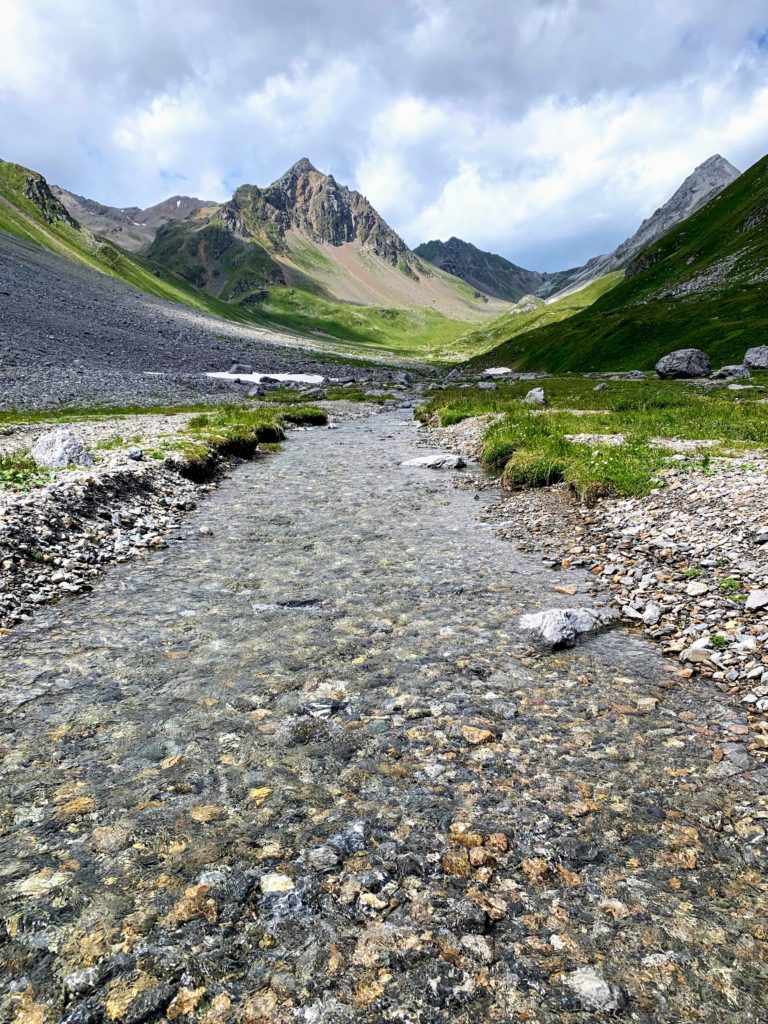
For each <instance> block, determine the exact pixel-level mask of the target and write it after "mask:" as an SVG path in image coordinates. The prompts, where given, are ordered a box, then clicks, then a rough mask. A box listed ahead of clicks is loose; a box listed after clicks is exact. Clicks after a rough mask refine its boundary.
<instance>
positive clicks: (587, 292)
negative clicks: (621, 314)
mask: <svg viewBox="0 0 768 1024" xmlns="http://www.w3.org/2000/svg"><path fill="white" fill-rule="evenodd" d="M623 277H624V272H623V271H621V270H618V271H615V272H614V273H612V274H605V275H604V276H603V277H601V278H598V280H597V281H593V282H592V284H590V285H587V287H586V288H582V289H581V290H580V291H577V292H573V294H572V295H565V296H564V297H563V298H561V299H555V300H554V302H549V303H545V302H544V301H543V300H542V299H537V298H533V297H532V298H531V299H530V300H529V301H521V302H519V303H517V304H516V307H513V308H512V309H511V310H510V312H509V313H504V314H503V315H502V316H500V317H497V318H496V319H494V320H491V321H489V322H488V323H485V324H481V325H479V326H477V327H474V328H472V330H469V331H466V332H465V333H464V334H462V335H461V337H460V338H459V345H460V346H461V347H463V348H464V350H465V351H467V352H475V353H478V354H477V355H474V356H472V362H473V363H475V362H476V363H478V364H479V365H482V366H493V365H499V366H510V367H514V366H516V365H517V363H518V362H519V361H520V356H519V353H518V352H517V348H518V347H519V348H520V351H521V352H522V351H527V350H528V348H529V347H534V346H535V345H536V344H537V342H536V339H537V338H538V337H539V334H538V332H539V331H540V330H541V329H542V328H545V327H548V326H551V325H552V324H558V323H560V322H561V321H563V320H568V319H570V318H571V317H574V316H576V315H577V314H578V313H581V312H582V311H583V310H585V309H587V308H588V307H590V306H591V305H592V303H593V302H597V300H598V299H599V298H601V296H603V295H606V294H607V293H608V292H610V291H611V289H613V288H615V287H616V286H617V285H618V284H619V283H620V282H621V280H622V278H623ZM529 305H533V306H534V308H533V309H531V310H528V311H527V312H521V310H522V309H525V308H526V307H527V306H529ZM531 332H536V333H534V334H531ZM516 339H519V341H516ZM490 352H492V353H493V355H492V356H491V355H490V354H488V353H490ZM486 354H488V356H487V358H486ZM510 360H513V361H512V362H510ZM544 368H545V367H536V369H544Z"/></svg>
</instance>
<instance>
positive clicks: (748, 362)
mask: <svg viewBox="0 0 768 1024" xmlns="http://www.w3.org/2000/svg"><path fill="white" fill-rule="evenodd" d="M744 365H745V366H746V367H747V369H748V370H768V345H757V346H755V348H748V349H747V354H746V355H745V356H744Z"/></svg>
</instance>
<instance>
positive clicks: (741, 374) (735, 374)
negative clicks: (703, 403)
mask: <svg viewBox="0 0 768 1024" xmlns="http://www.w3.org/2000/svg"><path fill="white" fill-rule="evenodd" d="M751 376H752V374H751V373H750V372H749V370H748V369H747V368H746V366H742V365H741V364H740V363H739V364H737V363H732V364H729V365H728V366H721V367H720V369H719V370H715V372H714V373H713V374H712V380H749V378H750V377H751Z"/></svg>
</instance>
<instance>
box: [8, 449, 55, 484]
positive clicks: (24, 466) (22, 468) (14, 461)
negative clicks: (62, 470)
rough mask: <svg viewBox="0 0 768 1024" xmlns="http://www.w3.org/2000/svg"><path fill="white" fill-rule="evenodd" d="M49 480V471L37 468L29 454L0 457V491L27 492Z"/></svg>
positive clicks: (23, 452) (13, 453)
mask: <svg viewBox="0 0 768 1024" xmlns="http://www.w3.org/2000/svg"><path fill="white" fill-rule="evenodd" d="M50 479H51V472H50V470H48V469H45V468H44V467H42V466H38V464H37V463H36V462H35V460H34V459H33V458H32V456H31V455H30V454H29V452H26V451H20V452H11V453H10V454H8V455H0V490H5V489H8V490H12V491H27V490H29V489H30V488H32V487H40V486H41V485H42V484H45V483H47V482H48V481H49V480H50Z"/></svg>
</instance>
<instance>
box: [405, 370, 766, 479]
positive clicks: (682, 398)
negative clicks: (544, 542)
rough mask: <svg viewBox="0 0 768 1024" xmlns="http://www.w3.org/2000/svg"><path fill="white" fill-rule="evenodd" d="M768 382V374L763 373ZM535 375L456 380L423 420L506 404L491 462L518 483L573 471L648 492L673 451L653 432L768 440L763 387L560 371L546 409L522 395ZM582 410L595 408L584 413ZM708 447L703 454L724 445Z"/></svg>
mask: <svg viewBox="0 0 768 1024" xmlns="http://www.w3.org/2000/svg"><path fill="white" fill-rule="evenodd" d="M756 381H757V382H758V383H762V384H765V383H768V374H759V375H756ZM530 386H531V385H530V382H527V383H526V382H524V381H520V382H518V383H510V384H503V385H500V386H499V387H498V388H497V390H495V391H479V390H478V389H476V388H451V389H447V390H445V391H441V392H439V393H438V394H436V395H435V396H434V397H432V398H431V399H429V400H428V401H427V402H426V403H425V404H424V405H422V406H421V407H420V408H419V409H418V410H417V415H418V417H419V418H420V419H422V420H425V421H426V420H428V419H430V418H431V417H432V416H437V418H438V419H439V421H440V423H441V425H443V426H448V425H450V424H451V423H458V422H460V421H461V420H463V419H466V418H467V417H468V416H478V415H484V414H486V413H497V414H500V415H501V416H502V419H501V420H500V421H499V422H497V423H495V424H493V425H492V426H490V427H489V429H488V430H487V432H486V434H485V437H484V440H483V461H484V462H485V464H486V465H487V466H489V467H490V468H492V469H495V470H498V471H502V472H503V478H504V480H505V482H506V483H508V484H510V485H532V486H541V485H545V484H549V483H555V482H557V481H561V480H564V481H566V482H567V483H569V484H571V485H573V486H574V487H575V489H576V490H577V491H578V492H579V494H580V495H582V496H586V497H589V496H594V495H597V494H605V493H613V494H644V493H646V492H647V491H648V490H650V488H651V487H653V486H654V484H655V480H656V477H657V474H658V472H659V470H660V469H661V468H662V467H663V466H664V465H665V459H666V456H667V455H668V452H667V451H666V450H665V449H664V448H663V447H661V448H659V447H655V446H651V445H650V444H649V442H650V441H651V439H653V438H668V437H679V438H686V439H690V440H696V439H698V440H700V439H707V440H718V441H721V442H722V443H723V446H724V450H725V449H727V450H731V449H736V450H739V449H756V448H758V449H759V448H766V447H768V405H766V404H765V403H764V402H763V401H762V398H763V396H764V394H765V390H764V388H760V389H759V390H755V391H739V392H733V391H729V390H728V389H727V387H724V386H723V387H720V388H717V389H716V390H713V391H707V392H704V391H702V390H700V389H698V388H695V387H692V386H691V385H689V384H684V383H678V382H675V381H657V380H654V379H647V380H645V381H611V382H610V383H608V386H607V387H606V388H605V390H603V391H597V392H596V391H594V387H595V381H594V378H592V379H588V378H583V377H561V378H549V379H547V380H546V381H544V388H545V392H546V395H547V401H548V406H547V408H546V410H542V409H540V408H534V409H532V408H530V407H529V406H527V405H524V404H523V403H522V402H520V401H519V399H520V398H522V397H523V396H524V395H525V393H526V392H527V391H528V390H529V389H530ZM574 410H580V411H586V414H585V415H578V414H577V413H576V412H574ZM566 434H623V435H624V436H625V438H626V443H625V444H624V445H622V446H620V447H613V446H610V445H607V444H601V443H599V442H591V443H589V444H586V445H582V444H573V443H572V442H570V441H569V440H568V439H567V438H566V436H565V435H566ZM718 450H719V449H707V452H705V453H702V455H701V456H700V457H699V460H698V461H699V463H700V462H701V459H706V458H708V456H709V455H711V454H716V453H717V452H718Z"/></svg>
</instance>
